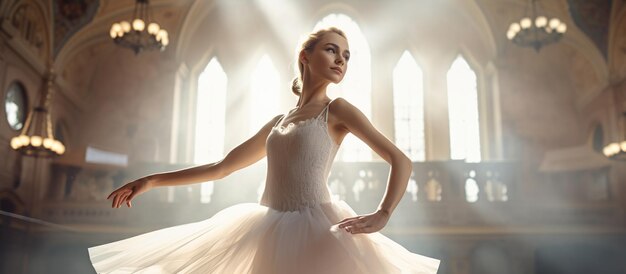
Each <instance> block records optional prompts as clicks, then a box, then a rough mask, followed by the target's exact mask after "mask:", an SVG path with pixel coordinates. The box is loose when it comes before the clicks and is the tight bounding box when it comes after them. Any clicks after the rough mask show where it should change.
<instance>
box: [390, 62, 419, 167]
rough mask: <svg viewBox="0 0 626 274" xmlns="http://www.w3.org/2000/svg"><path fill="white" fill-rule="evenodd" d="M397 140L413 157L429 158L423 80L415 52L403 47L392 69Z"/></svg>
mask: <svg viewBox="0 0 626 274" xmlns="http://www.w3.org/2000/svg"><path fill="white" fill-rule="evenodd" d="M393 112H394V125H395V142H396V145H397V146H398V148H400V149H401V150H402V151H403V152H404V153H406V154H407V156H409V158H411V160H412V161H420V162H423V161H425V160H426V149H425V141H424V82H423V77H422V70H421V69H420V67H419V66H418V65H417V63H416V62H415V59H414V58H413V56H412V55H411V54H410V53H409V52H408V51H404V53H403V54H402V57H400V60H399V61H398V64H397V65H396V67H395V68H394V69H393Z"/></svg>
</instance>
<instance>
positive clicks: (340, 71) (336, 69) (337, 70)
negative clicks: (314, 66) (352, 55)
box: [330, 67, 343, 74]
mask: <svg viewBox="0 0 626 274" xmlns="http://www.w3.org/2000/svg"><path fill="white" fill-rule="evenodd" d="M330 69H332V70H334V71H336V72H339V74H343V70H341V68H340V67H334V68H330Z"/></svg>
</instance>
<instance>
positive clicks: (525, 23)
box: [506, 0, 567, 52]
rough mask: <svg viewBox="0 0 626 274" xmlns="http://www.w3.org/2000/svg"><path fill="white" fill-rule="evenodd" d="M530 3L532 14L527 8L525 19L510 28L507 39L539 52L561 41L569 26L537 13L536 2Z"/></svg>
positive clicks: (533, 0)
mask: <svg viewBox="0 0 626 274" xmlns="http://www.w3.org/2000/svg"><path fill="white" fill-rule="evenodd" d="M530 2H531V3H530V9H531V10H530V14H529V12H528V7H527V8H526V11H525V12H524V18H522V19H521V20H520V21H519V22H514V23H512V24H511V25H510V26H509V30H508V31H507V33H506V37H507V38H508V39H509V40H511V41H513V43H515V44H517V45H519V46H522V47H533V48H534V49H535V50H536V51H537V52H539V50H540V49H541V47H543V46H545V45H548V44H550V43H554V42H558V41H559V40H561V38H562V37H563V34H564V33H565V32H566V31H567V25H566V24H565V23H563V22H561V20H559V19H558V18H556V17H555V18H551V19H548V17H546V16H545V15H543V14H541V13H540V12H537V5H536V3H535V2H536V0H530Z"/></svg>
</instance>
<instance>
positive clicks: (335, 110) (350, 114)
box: [329, 97, 369, 130]
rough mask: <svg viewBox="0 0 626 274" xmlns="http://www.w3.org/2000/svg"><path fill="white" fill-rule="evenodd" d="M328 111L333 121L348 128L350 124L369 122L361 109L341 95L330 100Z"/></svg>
mask: <svg viewBox="0 0 626 274" xmlns="http://www.w3.org/2000/svg"><path fill="white" fill-rule="evenodd" d="M329 111H330V112H331V113H330V114H331V116H334V118H335V120H336V121H335V123H336V124H338V125H341V126H342V127H344V128H346V129H348V130H349V129H350V125H351V124H354V123H369V120H368V119H367V117H366V116H365V114H363V112H361V110H359V109H358V108H357V107H355V106H354V105H353V104H352V103H350V102H348V100H346V99H344V98H342V97H337V98H336V99H334V100H333V101H332V105H331V106H330V109H329Z"/></svg>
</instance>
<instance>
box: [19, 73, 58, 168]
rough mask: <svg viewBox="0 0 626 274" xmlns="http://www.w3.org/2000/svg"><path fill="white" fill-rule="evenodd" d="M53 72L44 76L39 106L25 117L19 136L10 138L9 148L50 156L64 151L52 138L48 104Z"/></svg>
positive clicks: (37, 155)
mask: <svg viewBox="0 0 626 274" xmlns="http://www.w3.org/2000/svg"><path fill="white" fill-rule="evenodd" d="M53 85H54V74H53V72H52V70H51V71H50V72H49V73H48V74H47V75H46V76H45V77H44V79H43V81H42V85H41V101H40V104H39V106H37V107H35V108H33V110H32V111H31V112H30V113H29V114H28V116H27V117H26V122H25V123H24V128H22V131H21V132H20V135H19V136H16V137H13V138H11V148H13V149H14V150H16V151H19V152H20V153H22V154H23V155H26V156H34V157H50V156H57V155H62V154H63V153H65V146H64V145H63V143H61V142H60V141H59V140H55V139H54V135H53V134H52V123H51V122H50V113H49V112H48V105H49V102H50V96H51V94H52V92H51V91H52V88H53Z"/></svg>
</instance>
